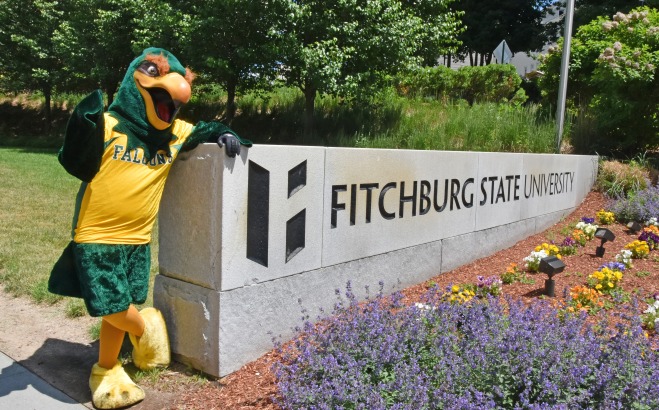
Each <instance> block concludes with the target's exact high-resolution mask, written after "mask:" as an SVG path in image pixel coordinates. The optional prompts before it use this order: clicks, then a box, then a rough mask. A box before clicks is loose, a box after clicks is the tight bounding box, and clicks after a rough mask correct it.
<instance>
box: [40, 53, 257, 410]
mask: <svg viewBox="0 0 659 410" xmlns="http://www.w3.org/2000/svg"><path fill="white" fill-rule="evenodd" d="M193 77H194V75H193V74H192V72H191V71H190V70H189V69H186V68H185V67H183V66H182V65H181V63H180V62H179V61H178V59H176V57H174V55H172V54H170V53H169V52H167V51H166V50H162V49H158V48H148V49H146V50H144V52H143V53H142V54H141V55H140V56H139V57H137V58H136V59H135V60H133V62H132V63H131V64H130V66H129V68H128V72H127V73H126V76H125V77H124V79H123V82H122V83H121V86H120V88H119V91H118V92H117V97H116V99H115V100H114V102H113V103H112V104H111V105H110V106H109V107H108V111H107V112H105V113H104V112H103V96H102V94H101V92H100V91H95V92H93V93H92V94H90V95H89V96H87V97H85V99H83V100H82V101H81V102H80V104H78V105H77V106H76V108H75V110H74V112H73V114H72V116H71V119H70V120H69V123H68V125H67V129H66V135H65V139H64V145H63V147H62V149H61V150H60V152H59V156H58V158H59V161H60V163H61V164H62V166H63V167H64V168H65V169H66V171H68V172H69V173H70V174H71V175H73V176H75V177H76V178H79V179H80V180H82V185H81V187H80V191H79V193H78V197H77V200H76V206H75V213H74V218H73V232H72V235H73V240H72V241H71V242H70V243H69V245H68V246H67V248H66V249H65V250H64V252H63V254H62V256H61V257H60V259H59V260H58V261H57V263H56V264H55V266H54V268H53V271H52V272H51V275H50V281H49V290H50V291H51V292H53V293H56V294H59V295H64V296H73V297H80V298H83V299H84V301H85V305H86V306H87V310H88V311H89V313H90V315H91V316H95V317H99V316H100V317H102V322H101V335H100V342H99V354H98V363H96V364H94V366H93V368H92V370H91V376H90V378H89V386H90V388H91V392H92V402H93V404H94V406H96V407H97V408H100V409H114V408H121V407H126V406H130V405H132V404H135V403H137V402H139V401H141V400H142V399H143V398H144V392H143V391H142V389H141V388H140V387H139V386H137V385H136V384H135V383H134V382H133V381H132V380H131V379H130V377H129V376H128V374H127V373H126V372H125V371H124V369H123V367H122V365H121V363H120V362H119V361H118V357H119V351H120V349H121V345H122V343H123V340H124V336H125V334H126V333H128V335H129V337H130V341H131V342H132V344H133V361H134V363H135V365H136V366H137V367H138V368H140V369H144V370H146V369H152V368H156V367H164V366H167V365H168V364H169V361H170V350H169V339H168V336H167V329H166V328H165V322H164V320H163V317H162V315H161V314H160V312H159V311H157V310H156V309H154V308H146V309H143V310H142V311H138V310H137V309H136V308H135V306H134V304H141V303H144V301H145V300H146V297H147V292H148V286H149V271H150V262H151V255H150V253H151V251H150V246H149V243H150V241H151V229H152V227H153V223H154V221H155V218H156V214H157V211H158V206H159V203H160V198H161V196H162V192H163V188H164V185H165V179H166V178H167V175H168V173H169V170H170V168H171V164H172V162H173V161H174V159H175V158H176V157H177V155H178V153H179V152H180V151H183V150H189V149H192V148H194V147H195V146H196V145H198V144H199V143H201V142H207V141H214V142H217V143H218V145H219V146H220V147H225V150H226V153H227V155H229V156H231V157H233V156H235V155H236V154H239V153H240V146H241V144H242V145H245V146H251V143H250V142H249V141H247V140H243V139H241V138H240V137H238V136H237V135H236V134H235V133H234V132H233V131H231V130H230V129H229V128H227V127H226V126H224V125H222V124H220V123H218V122H199V123H198V124H196V125H194V126H193V125H192V124H189V123H187V122H185V121H181V120H177V119H175V118H176V114H177V113H178V111H179V109H180V108H181V106H182V105H183V104H185V103H187V102H188V101H189V100H190V94H191V84H192V80H193Z"/></svg>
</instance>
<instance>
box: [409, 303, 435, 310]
mask: <svg viewBox="0 0 659 410" xmlns="http://www.w3.org/2000/svg"><path fill="white" fill-rule="evenodd" d="M414 306H416V308H417V309H419V310H434V309H435V308H434V307H432V306H430V305H426V304H425V303H419V302H417V303H415V304H414Z"/></svg>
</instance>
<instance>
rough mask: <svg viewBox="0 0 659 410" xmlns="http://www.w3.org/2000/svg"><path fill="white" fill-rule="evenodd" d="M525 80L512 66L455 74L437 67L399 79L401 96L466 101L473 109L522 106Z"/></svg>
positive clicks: (462, 70) (524, 95)
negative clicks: (486, 105)
mask: <svg viewBox="0 0 659 410" xmlns="http://www.w3.org/2000/svg"><path fill="white" fill-rule="evenodd" d="M521 84H522V79H521V77H520V76H519V75H518V74H517V71H516V70H515V67H514V66H512V65H510V64H491V65H487V66H482V67H481V66H476V67H461V68H459V69H458V70H452V69H450V68H448V67H444V66H438V67H432V68H427V67H426V68H421V69H419V70H416V71H414V72H412V73H410V74H407V75H406V76H405V77H403V78H401V79H399V81H398V84H397V89H398V92H399V93H400V94H401V95H404V96H408V97H416V98H434V99H438V100H442V101H450V100H456V99H463V100H465V101H467V102H468V103H469V105H472V104H474V103H476V102H496V103H500V102H513V103H522V102H524V101H525V100H526V93H525V92H524V89H523V88H521Z"/></svg>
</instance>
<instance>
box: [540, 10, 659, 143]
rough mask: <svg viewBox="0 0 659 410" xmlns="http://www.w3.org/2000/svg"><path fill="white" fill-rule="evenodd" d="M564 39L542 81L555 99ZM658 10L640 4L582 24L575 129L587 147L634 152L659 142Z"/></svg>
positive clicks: (546, 63) (575, 71)
mask: <svg viewBox="0 0 659 410" xmlns="http://www.w3.org/2000/svg"><path fill="white" fill-rule="evenodd" d="M561 48H562V43H559V46H558V47H555V48H552V49H551V50H550V53H549V54H548V55H547V56H546V57H545V59H544V60H543V65H542V68H541V70H542V71H544V72H545V76H543V77H542V78H541V81H540V86H541V87H542V89H543V93H544V95H545V96H546V97H548V98H549V99H550V101H556V100H555V98H556V95H557V94H556V93H557V89H558V79H559V73H560V64H561V62H560V61H561V55H562V51H561ZM658 65H659V11H657V10H656V9H651V8H647V7H645V8H637V9H634V10H632V11H631V12H630V13H629V14H624V13H617V14H616V15H615V16H613V20H609V19H607V18H605V17H600V18H598V19H596V20H594V21H592V22H590V23H589V24H586V25H584V26H582V27H580V28H579V29H578V30H577V33H576V35H575V36H574V38H573V42H572V47H571V56H570V71H569V86H568V88H567V91H568V98H569V102H570V104H571V106H572V107H580V108H581V109H582V110H581V113H580V117H579V121H578V122H577V124H576V125H575V126H574V127H573V129H572V130H571V138H572V144H573V145H574V146H575V147H576V148H577V149H578V150H580V151H582V152H599V153H600V154H617V155H621V154H622V155H633V154H636V153H639V152H642V151H643V150H646V149H650V148H654V147H656V146H657V145H658V144H659V116H658V114H657V113H658V112H659V80H658V79H657V75H656V74H657V73H656V71H657V66H658Z"/></svg>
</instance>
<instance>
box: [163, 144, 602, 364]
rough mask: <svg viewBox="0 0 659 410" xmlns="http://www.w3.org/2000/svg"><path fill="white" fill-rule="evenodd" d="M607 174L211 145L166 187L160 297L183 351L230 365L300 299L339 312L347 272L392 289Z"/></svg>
mask: <svg viewBox="0 0 659 410" xmlns="http://www.w3.org/2000/svg"><path fill="white" fill-rule="evenodd" d="M596 172H597V158H596V157H591V156H573V155H569V156H568V155H549V154H547V155H544V154H543V155H541V154H511V153H478V152H447V151H412V150H384V149H351V148H320V147H296V146H268V145H257V146H254V147H251V148H249V149H243V150H242V152H241V155H240V156H238V157H236V158H229V157H227V156H226V155H224V152H223V151H222V150H220V149H219V148H218V147H217V146H216V145H215V144H204V145H202V146H200V147H198V148H196V149H195V150H193V151H192V152H190V153H187V154H182V155H181V156H180V157H179V160H178V161H177V162H176V163H175V164H174V166H173V167H172V171H171V174H170V177H169V179H168V181H167V185H166V187H165V192H164V195H163V200H162V203H161V209H160V219H159V228H160V252H159V258H160V261H159V265H160V273H161V274H160V275H158V276H157V278H156V286H155V291H154V304H155V305H156V306H157V307H159V308H160V309H161V310H163V313H164V314H165V316H166V318H167V320H168V322H169V323H170V329H171V332H172V348H173V351H174V353H175V354H176V355H177V357H178V358H179V360H182V361H185V362H187V363H190V364H191V365H193V366H194V367H196V368H199V369H201V370H203V371H205V372H207V373H209V374H213V375H216V376H221V375H225V374H228V373H230V372H232V371H234V370H236V369H238V368H239V367H240V366H242V364H244V363H246V362H248V361H250V360H253V359H255V358H257V357H258V356H259V355H260V354H262V353H264V352H266V351H267V350H269V349H270V348H272V344H271V337H272V334H282V335H284V336H287V335H291V329H292V328H294V327H295V326H296V325H299V317H300V303H302V304H303V305H304V307H305V308H307V309H310V310H311V309H312V308H324V309H326V310H330V309H331V306H332V305H333V303H334V302H336V296H335V290H336V289H337V288H343V287H344V286H345V284H346V282H348V281H351V282H352V283H353V289H356V290H357V292H359V289H357V288H358V287H363V288H365V287H370V288H371V289H377V288H378V286H379V285H378V284H379V282H384V283H385V284H386V286H385V289H386V291H387V292H389V291H394V290H396V289H400V288H403V287H406V286H410V285H412V284H415V283H419V282H422V281H424V280H426V279H428V278H430V277H432V276H435V275H437V274H439V273H441V272H445V271H447V270H450V269H454V268H455V267H458V266H460V265H462V264H465V263H468V262H470V261H472V260H474V259H476V258H480V257H484V256H487V255H489V254H491V253H492V252H495V251H497V250H499V249H503V248H505V247H507V246H510V245H512V244H514V243H515V242H516V241H518V240H520V239H523V238H525V237H527V236H529V235H532V234H534V233H537V232H539V231H541V230H544V229H545V228H546V227H547V226H549V225H551V224H552V223H555V222H556V221H558V220H560V218H561V217H562V216H564V215H565V214H567V213H568V212H570V211H571V210H572V209H574V208H575V207H576V206H577V205H579V203H581V201H582V200H583V198H584V197H585V195H586V194H587V193H588V192H589V190H590V188H591V187H592V184H593V182H594V180H595V176H596ZM479 238H481V239H482V238H486V240H484V241H483V240H480V241H479V240H478V239H479ZM474 241H478V242H479V246H478V247H477V250H475V249H474V247H470V246H469V244H473V243H474ZM467 247H469V248H470V249H471V250H470V251H469V252H465V251H464V250H465V249H466V248H467ZM363 296H365V295H363ZM300 301H301V302H300Z"/></svg>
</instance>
